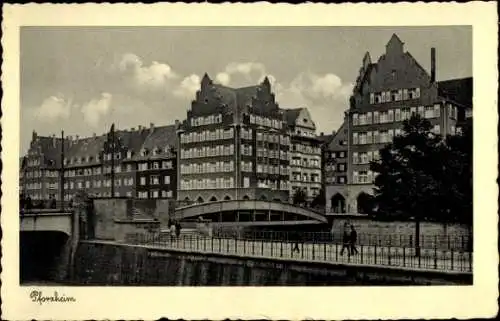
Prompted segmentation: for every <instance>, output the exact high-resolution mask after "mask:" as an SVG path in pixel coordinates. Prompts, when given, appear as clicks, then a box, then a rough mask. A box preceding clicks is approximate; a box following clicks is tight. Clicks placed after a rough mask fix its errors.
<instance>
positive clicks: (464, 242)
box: [213, 227, 472, 252]
mask: <svg viewBox="0 0 500 321" xmlns="http://www.w3.org/2000/svg"><path fill="white" fill-rule="evenodd" d="M296 234H298V235H299V237H300V240H301V241H303V242H307V243H311V242H313V243H314V242H331V243H338V244H341V243H342V242H343V235H342V233H341V232H336V233H331V232H300V233H296V232H293V231H251V230H247V231H245V230H243V231H241V230H238V229H237V228H233V229H231V228H228V227H224V228H216V229H214V231H213V235H214V236H216V237H222V238H238V239H246V240H269V241H292V240H294V239H295V238H296V237H297V236H295V235H296ZM356 244H358V245H365V246H392V247H415V245H416V240H415V235H413V234H369V233H359V234H358V235H357V240H356ZM419 244H420V247H421V248H425V249H434V248H435V247H436V248H438V249H440V250H454V251H465V252H470V251H471V250H472V236H471V235H466V234H448V235H437V234H436V235H429V234H421V235H420V240H419Z"/></svg>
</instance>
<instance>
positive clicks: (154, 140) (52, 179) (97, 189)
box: [20, 124, 177, 201]
mask: <svg viewBox="0 0 500 321" xmlns="http://www.w3.org/2000/svg"><path fill="white" fill-rule="evenodd" d="M175 140H176V125H170V126H163V127H155V126H154V125H153V124H151V125H150V127H149V128H148V127H146V126H139V127H137V129H136V128H132V129H127V130H116V131H115V130H114V126H112V129H111V130H110V131H109V132H108V133H106V134H104V135H99V136H98V135H96V134H94V135H93V136H92V137H84V138H80V137H79V136H74V137H73V136H67V137H65V138H64V150H62V149H61V145H62V142H63V139H62V138H56V137H55V136H53V137H43V136H38V135H37V134H36V133H34V134H33V138H32V142H31V146H30V148H29V151H28V153H27V155H26V156H25V158H24V161H23V164H24V166H23V167H21V173H22V176H21V177H22V180H20V183H21V187H22V190H21V192H22V193H24V194H25V195H26V196H30V198H31V199H34V200H38V199H44V200H48V199H50V198H52V197H53V198H55V199H57V200H59V199H61V197H60V187H61V181H60V176H59V173H60V172H61V171H62V170H63V171H64V185H63V191H64V199H65V200H66V201H69V200H71V199H72V198H73V196H74V195H75V193H77V192H78V191H80V190H84V191H85V192H87V193H88V194H89V195H91V196H92V197H95V198H103V197H131V198H135V197H140V198H174V197H175V194H176V187H177V184H176V156H175V155H176V150H175V145H176V144H175ZM146 151H147V152H146ZM62 153H63V155H64V157H62V156H61V155H62ZM61 160H62V162H61ZM61 163H63V164H61ZM144 164H146V165H144ZM157 164H160V165H159V166H158V165H157ZM61 165H62V166H61ZM154 175H158V176H160V177H161V178H162V179H161V184H158V187H159V189H158V193H155V192H154V191H155V188H153V186H151V185H150V184H149V182H152V180H153V178H151V177H152V176H154ZM143 176H145V177H146V176H147V178H146V180H147V181H148V184H147V185H146V184H145V185H144V186H143V185H141V184H140V183H141V182H142V181H143V179H142V177H143ZM166 176H168V177H170V178H168V179H167V178H165V177H166ZM112 185H114V186H113V187H112ZM145 189H151V190H152V191H150V192H148V193H147V195H146V194H144V190H145ZM139 193H140V194H139Z"/></svg>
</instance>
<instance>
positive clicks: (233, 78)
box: [215, 62, 266, 86]
mask: <svg viewBox="0 0 500 321" xmlns="http://www.w3.org/2000/svg"><path fill="white" fill-rule="evenodd" d="M265 74H266V67H265V66H264V64H262V63H259V62H231V63H229V64H228V65H227V66H226V67H225V68H224V71H222V72H220V73H218V74H217V76H216V77H215V81H216V82H218V83H220V84H222V85H226V86H227V85H235V84H238V80H241V79H238V78H243V79H242V80H243V81H245V82H250V81H255V80H256V79H260V78H264V76H265Z"/></svg>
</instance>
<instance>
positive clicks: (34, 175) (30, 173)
mask: <svg viewBox="0 0 500 321" xmlns="http://www.w3.org/2000/svg"><path fill="white" fill-rule="evenodd" d="M42 175H45V177H58V176H59V172H58V171H50V170H45V171H40V170H37V171H26V178H39V177H42Z"/></svg>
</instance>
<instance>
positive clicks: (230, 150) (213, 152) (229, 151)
mask: <svg viewBox="0 0 500 321" xmlns="http://www.w3.org/2000/svg"><path fill="white" fill-rule="evenodd" d="M233 154H234V145H233V144H231V145H217V146H213V147H211V146H203V147H198V148H189V149H181V159H189V158H200V157H214V156H230V155H233Z"/></svg>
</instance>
